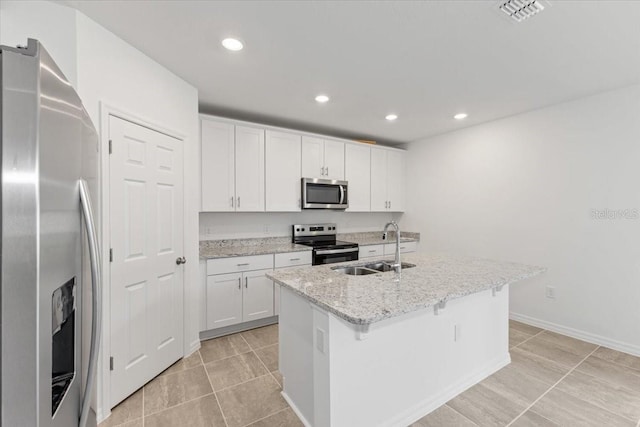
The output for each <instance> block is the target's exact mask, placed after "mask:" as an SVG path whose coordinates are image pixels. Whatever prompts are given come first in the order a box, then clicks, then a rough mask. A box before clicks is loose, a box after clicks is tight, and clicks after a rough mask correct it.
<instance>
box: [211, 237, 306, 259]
mask: <svg viewBox="0 0 640 427" xmlns="http://www.w3.org/2000/svg"><path fill="white" fill-rule="evenodd" d="M312 249H313V248H311V247H310V246H304V245H296V244H294V243H291V238H290V237H266V238H259V239H228V240H201V241H200V258H229V257H236V256H249V255H267V254H278V253H283V252H302V251H311V250H312Z"/></svg>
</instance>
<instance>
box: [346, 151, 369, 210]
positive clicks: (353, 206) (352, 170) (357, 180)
mask: <svg viewBox="0 0 640 427" xmlns="http://www.w3.org/2000/svg"><path fill="white" fill-rule="evenodd" d="M344 167H345V170H344V172H345V179H346V180H347V181H348V182H349V209H347V210H348V211H349V212H369V211H370V210H371V147H368V146H366V145H364V144H346V147H345V157H344Z"/></svg>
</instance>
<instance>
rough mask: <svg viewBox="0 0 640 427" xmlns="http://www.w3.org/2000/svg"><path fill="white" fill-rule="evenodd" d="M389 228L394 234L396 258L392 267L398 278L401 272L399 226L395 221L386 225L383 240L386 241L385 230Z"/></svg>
mask: <svg viewBox="0 0 640 427" xmlns="http://www.w3.org/2000/svg"><path fill="white" fill-rule="evenodd" d="M389 227H393V228H394V230H395V232H396V257H395V260H394V262H393V265H392V267H393V268H394V269H395V271H396V273H398V276H400V274H401V272H402V263H401V262H400V226H399V225H398V223H397V222H395V221H391V222H388V223H386V224H385V226H384V230H383V232H382V239H383V240H387V230H388V229H389Z"/></svg>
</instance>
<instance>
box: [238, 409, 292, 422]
mask: <svg viewBox="0 0 640 427" xmlns="http://www.w3.org/2000/svg"><path fill="white" fill-rule="evenodd" d="M287 409H291V408H290V407H289V405H287V407H286V408H283V409H278V410H277V411H275V412H273V413H271V414H269V415H267V416H266V417H262V418H258V419H257V420H255V421H251V422H250V423H249V424H245V425H244V426H242V427H250V426H251V425H253V424H255V423H257V422H258V421H262V420H266V419H267V418H269V417H272V416H274V415H276V414H279V413H280V412H284V411H286V410H287Z"/></svg>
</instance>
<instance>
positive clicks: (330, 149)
mask: <svg viewBox="0 0 640 427" xmlns="http://www.w3.org/2000/svg"><path fill="white" fill-rule="evenodd" d="M344 145H345V144H344V142H340V141H332V140H330V139H325V140H324V177H325V178H326V179H337V180H340V181H342V180H344Z"/></svg>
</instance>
